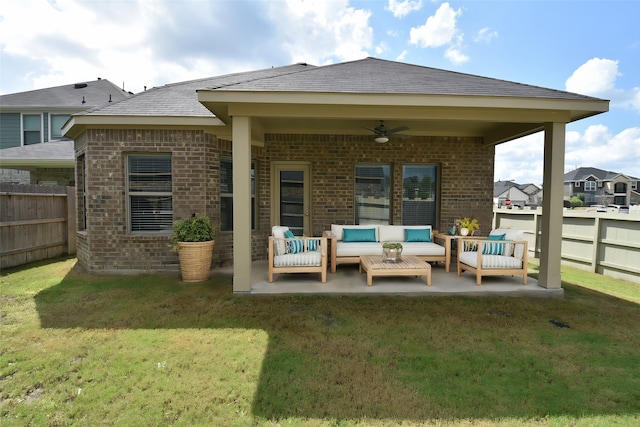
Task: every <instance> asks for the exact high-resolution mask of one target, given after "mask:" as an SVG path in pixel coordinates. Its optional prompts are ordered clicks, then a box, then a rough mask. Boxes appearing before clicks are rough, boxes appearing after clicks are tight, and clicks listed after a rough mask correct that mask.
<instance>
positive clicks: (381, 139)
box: [375, 136, 389, 144]
mask: <svg viewBox="0 0 640 427" xmlns="http://www.w3.org/2000/svg"><path fill="white" fill-rule="evenodd" d="M375 141H376V142H378V143H380V144H384V143H385V142H389V138H388V137H386V136H376V139H375Z"/></svg>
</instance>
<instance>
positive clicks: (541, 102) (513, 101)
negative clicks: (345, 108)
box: [198, 90, 609, 113]
mask: <svg viewBox="0 0 640 427" xmlns="http://www.w3.org/2000/svg"><path fill="white" fill-rule="evenodd" d="M198 101H200V102H201V103H203V104H206V103H216V104H220V103H241V104H251V103H254V104H261V103H267V104H296V105H304V104H307V105H315V104H327V105H334V106H335V105H381V106H416V107H441V108H442V107H463V108H464V107H467V108H509V109H540V110H566V111H587V112H596V113H601V112H605V111H608V110H609V101H607V100H600V99H585V100H575V99H557V98H525V97H508V96H503V97H500V96H471V95H420V94H362V93H308V92H266V91H264V92H261V91H224V90H220V91H217V90H209V91H203V90H201V91H198Z"/></svg>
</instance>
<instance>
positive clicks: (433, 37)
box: [409, 3, 469, 65]
mask: <svg viewBox="0 0 640 427" xmlns="http://www.w3.org/2000/svg"><path fill="white" fill-rule="evenodd" d="M461 14H462V10H461V9H458V10H454V9H452V8H451V6H450V5H449V3H442V4H441V5H440V7H439V8H438V10H436V13H435V14H434V15H433V16H430V17H429V18H427V20H426V22H425V24H424V25H422V26H419V27H414V28H411V31H410V39H409V43H411V44H414V45H418V46H420V47H423V48H437V47H442V46H447V49H446V50H445V52H444V56H445V58H447V59H448V60H449V61H451V62H452V63H453V64H455V65H460V64H463V63H465V62H467V61H468V60H469V57H468V56H467V55H465V54H464V53H463V52H462V47H463V43H462V40H463V34H461V33H460V32H459V31H458V28H457V23H456V20H457V18H458V16H460V15H461Z"/></svg>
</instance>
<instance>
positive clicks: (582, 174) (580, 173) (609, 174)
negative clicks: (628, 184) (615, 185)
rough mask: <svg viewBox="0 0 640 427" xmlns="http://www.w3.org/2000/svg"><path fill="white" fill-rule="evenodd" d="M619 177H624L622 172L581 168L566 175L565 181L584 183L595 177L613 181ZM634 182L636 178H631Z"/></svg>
mask: <svg viewBox="0 0 640 427" xmlns="http://www.w3.org/2000/svg"><path fill="white" fill-rule="evenodd" d="M618 175H622V173H620V172H613V171H606V170H602V169H598V168H594V167H580V168H577V169H574V170H572V171H570V172H567V173H565V174H564V181H565V182H567V181H584V180H586V179H587V178H588V177H590V176H595V177H596V178H597V179H598V180H600V181H608V180H612V179H614V178H615V177H617V176H618ZM629 178H631V179H633V180H637V179H638V178H634V177H632V176H629Z"/></svg>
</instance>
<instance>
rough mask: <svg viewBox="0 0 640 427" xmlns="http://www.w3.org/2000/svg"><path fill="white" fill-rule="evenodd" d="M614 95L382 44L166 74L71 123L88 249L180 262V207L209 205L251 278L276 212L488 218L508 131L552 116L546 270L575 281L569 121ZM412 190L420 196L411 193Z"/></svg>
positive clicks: (82, 245)
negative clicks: (344, 55) (395, 57)
mask: <svg viewBox="0 0 640 427" xmlns="http://www.w3.org/2000/svg"><path fill="white" fill-rule="evenodd" d="M608 105H609V102H608V101H606V100H601V99H597V98H592V97H588V96H583V95H578V94H573V93H568V92H562V91H558V90H553V89H546V88H541V87H536V86H529V85H525V84H520V83H512V82H506V81H503V80H497V79H491V78H486V77H480V76H474V75H468V74H462V73H457V72H451V71H446V70H440V69H434V68H429V67H423V66H417V65H412V64H406V63H400V62H393V61H387V60H381V59H376V58H366V59H362V60H357V61H350V62H344V63H339V64H332V65H326V66H313V65H309V64H304V63H299V64H294V65H289V66H283V67H275V68H269V69H264V70H257V71H250V72H244V73H236V74H230V75H224V76H219V77H212V78H207V79H201V80H195V81H188V82H182V83H175V84H169V85H166V86H162V87H157V88H153V89H151V90H148V91H146V92H143V93H139V94H136V95H134V96H131V97H130V98H128V99H125V100H122V101H120V102H114V103H111V104H108V105H106V106H103V107H100V108H96V109H93V110H91V111H87V112H84V113H78V114H74V115H72V117H71V119H70V121H69V122H68V124H67V125H66V126H65V128H64V134H65V135H66V136H68V137H70V138H73V139H74V141H75V156H76V172H77V178H76V181H77V186H76V188H77V191H78V194H77V200H78V206H77V211H78V227H79V230H78V233H77V254H78V262H79V264H80V265H81V266H83V267H84V268H85V269H87V270H89V271H91V272H95V273H100V272H113V271H120V272H128V271H131V272H136V271H149V270H177V268H178V266H177V255H176V254H175V253H173V252H172V251H171V227H172V223H173V221H175V220H177V219H180V218H185V217H188V216H191V215H193V214H203V215H207V216H209V217H210V218H211V219H212V220H213V222H214V223H216V224H217V228H218V235H217V237H216V247H215V251H214V252H215V253H214V257H215V258H214V263H215V264H217V265H225V264H227V265H230V264H233V275H234V278H233V289H234V292H239V293H241V292H250V291H251V286H252V283H251V269H252V268H255V267H252V261H254V260H260V259H266V258H265V257H266V256H267V250H266V248H267V240H268V236H269V234H270V231H271V227H272V226H273V225H288V226H290V227H293V228H295V229H296V232H297V233H298V234H301V233H304V234H307V235H315V236H317V235H320V234H321V233H322V232H323V230H325V228H326V227H327V225H329V224H331V223H338V224H354V223H368V221H376V222H378V223H379V222H381V221H384V222H385V223H390V224H407V223H426V224H431V225H433V226H434V228H436V229H438V228H439V229H446V228H448V227H449V226H450V225H451V224H453V223H454V221H455V220H456V219H457V218H461V217H464V216H474V217H476V218H478V220H479V222H480V225H481V231H482V232H483V233H488V232H489V231H490V228H491V221H492V197H493V195H492V183H493V172H494V166H493V165H494V154H495V146H496V145H497V144H501V143H505V142H507V141H510V140H512V139H515V138H518V137H521V136H524V135H529V134H532V133H535V132H539V131H544V132H545V157H544V158H545V176H544V180H545V182H546V184H545V188H546V189H547V194H546V197H545V209H546V212H547V213H548V215H546V216H545V218H547V219H548V220H547V221H546V222H545V223H544V224H543V226H542V230H541V231H542V232H541V236H542V243H541V246H542V248H543V250H542V257H541V261H540V263H541V268H540V275H539V280H538V282H539V284H540V285H541V286H544V287H549V288H559V287H560V252H559V250H560V236H561V226H562V221H561V218H562V209H563V200H562V187H561V183H560V180H561V177H562V173H563V167H564V165H563V159H564V138H565V128H566V124H567V123H569V122H573V121H576V120H580V119H583V118H585V117H590V116H593V115H596V114H599V113H602V112H605V111H607V110H608ZM382 125H384V127H381V126H382ZM376 128H378V130H376ZM400 129H401V130H402V132H397V134H396V133H391V132H389V130H396V131H398V130H400ZM399 134H404V135H405V137H401V136H400V135H399ZM377 141H380V142H377ZM405 183H407V185H409V184H411V185H415V186H414V187H413V190H411V188H409V189H407V187H404V188H403V185H404V184H405ZM410 197H414V199H415V198H417V199H419V200H420V201H421V203H420V204H418V205H416V206H419V208H416V209H404V205H405V203H404V202H405V201H406V200H407V199H410ZM364 199H367V200H364ZM369 208H373V209H371V210H370V211H366V209H369ZM371 214H374V215H375V218H374V219H373V220H372V219H371V217H370V215H371ZM383 215H384V217H383ZM553 219H556V221H554V220H553Z"/></svg>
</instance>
